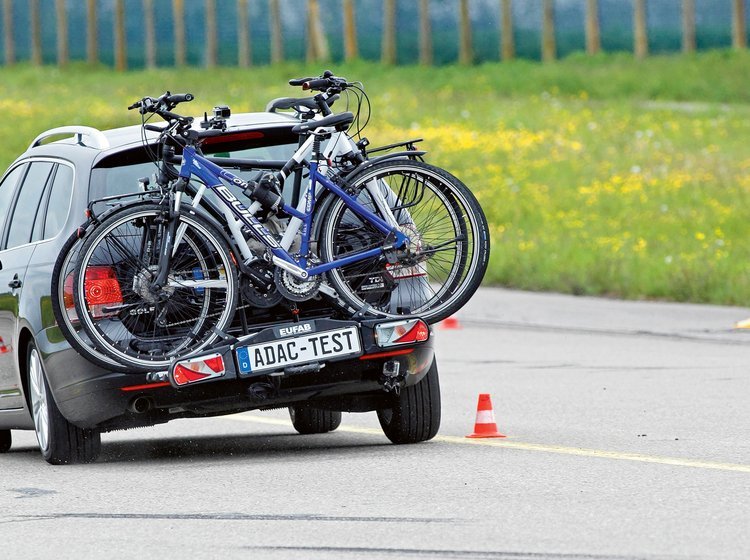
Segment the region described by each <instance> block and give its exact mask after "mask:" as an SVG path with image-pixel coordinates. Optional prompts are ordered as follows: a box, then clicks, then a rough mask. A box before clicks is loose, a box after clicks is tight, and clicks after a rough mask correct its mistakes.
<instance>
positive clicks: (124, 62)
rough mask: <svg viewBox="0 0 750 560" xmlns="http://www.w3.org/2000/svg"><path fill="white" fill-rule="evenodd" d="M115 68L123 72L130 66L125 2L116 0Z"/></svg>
mask: <svg viewBox="0 0 750 560" xmlns="http://www.w3.org/2000/svg"><path fill="white" fill-rule="evenodd" d="M114 33H115V69H116V70H118V71H120V72H122V71H124V70H127V68H128V54H127V52H128V45H127V39H126V38H125V4H124V3H123V0H115V29H114Z"/></svg>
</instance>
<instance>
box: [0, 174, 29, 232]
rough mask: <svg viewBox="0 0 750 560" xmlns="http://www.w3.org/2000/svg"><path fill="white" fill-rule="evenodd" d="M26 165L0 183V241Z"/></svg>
mask: <svg viewBox="0 0 750 560" xmlns="http://www.w3.org/2000/svg"><path fill="white" fill-rule="evenodd" d="M24 169H26V165H18V166H16V167H14V168H13V169H12V170H11V172H10V173H8V174H7V175H6V176H5V179H4V180H3V182H2V183H0V240H2V234H3V230H4V229H5V218H6V216H7V215H8V207H9V206H10V203H11V201H12V200H13V193H14V192H16V185H17V184H18V180H19V179H20V178H21V176H22V175H23V171H24Z"/></svg>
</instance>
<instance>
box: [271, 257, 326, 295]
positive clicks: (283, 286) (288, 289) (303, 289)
mask: <svg viewBox="0 0 750 560" xmlns="http://www.w3.org/2000/svg"><path fill="white" fill-rule="evenodd" d="M309 264H313V262H312V260H311V261H310V263H309ZM274 280H275V281H276V289H278V290H279V292H281V295H283V296H284V297H285V298H286V299H288V300H289V301H307V300H308V299H312V298H314V297H315V296H317V295H318V291H319V290H320V284H321V283H322V282H323V276H322V275H320V274H318V275H316V276H311V277H309V278H307V279H306V280H302V279H301V278H297V277H296V276H294V275H293V274H291V273H290V272H287V271H286V270H283V269H281V268H277V269H276V270H275V272H274Z"/></svg>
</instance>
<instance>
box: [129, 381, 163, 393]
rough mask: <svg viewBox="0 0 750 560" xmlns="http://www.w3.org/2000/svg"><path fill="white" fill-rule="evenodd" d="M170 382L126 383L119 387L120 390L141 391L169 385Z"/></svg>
mask: <svg viewBox="0 0 750 560" xmlns="http://www.w3.org/2000/svg"><path fill="white" fill-rule="evenodd" d="M171 386H172V384H171V383H169V381H164V382H162V383H148V384H146V385H128V386H127V387H121V388H120V391H125V392H128V391H143V390H145V389H158V388H159V387H171Z"/></svg>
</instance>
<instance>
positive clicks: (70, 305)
mask: <svg viewBox="0 0 750 560" xmlns="http://www.w3.org/2000/svg"><path fill="white" fill-rule="evenodd" d="M63 305H65V313H66V314H67V316H68V320H69V321H70V322H71V323H77V322H78V313H77V312H76V305H75V302H74V301H73V274H72V273H71V274H68V275H67V276H66V277H65V282H63Z"/></svg>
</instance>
